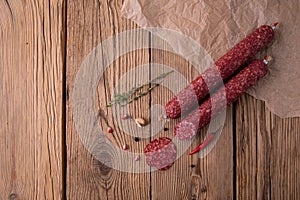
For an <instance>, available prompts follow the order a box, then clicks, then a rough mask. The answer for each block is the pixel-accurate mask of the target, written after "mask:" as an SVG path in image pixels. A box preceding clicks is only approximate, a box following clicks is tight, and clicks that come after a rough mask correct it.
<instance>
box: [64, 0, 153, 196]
mask: <svg viewBox="0 0 300 200" xmlns="http://www.w3.org/2000/svg"><path fill="white" fill-rule="evenodd" d="M121 4H122V2H121V1H116V0H112V1H84V2H83V1H80V0H71V1H69V2H68V35H67V38H68V48H67V66H68V68H67V88H68V91H69V94H71V95H70V98H69V99H68V102H67V155H68V159H67V198H68V199H74V198H77V199H86V198H88V199H150V175H149V173H144V174H143V173H141V174H137V173H135V171H133V170H132V171H130V172H128V173H125V172H120V171H118V170H115V169H111V168H109V167H107V166H106V165H104V164H103V163H101V162H100V161H98V160H96V159H95V158H93V157H92V156H91V154H90V153H89V152H88V151H87V150H86V149H85V147H84V146H83V144H82V143H81V141H80V139H79V137H78V133H77V130H76V129H75V127H74V121H73V118H72V111H71V109H72V107H71V105H72V88H73V86H74V85H73V84H74V81H75V78H76V74H77V72H78V70H79V67H80V64H81V62H82V61H83V60H84V59H85V57H86V56H87V55H88V53H90V52H91V51H92V49H93V48H94V47H96V46H97V45H98V44H99V43H100V42H101V41H104V40H106V39H108V38H110V37H111V36H113V35H115V34H117V33H119V32H122V31H125V30H131V29H134V28H136V27H137V26H136V25H135V24H134V23H133V22H131V21H129V20H125V19H124V18H122V17H121V16H120V9H121ZM138 34H139V33H138V32H137V35H136V39H137V38H139V35H138ZM145 39H146V41H148V38H145ZM118 42H119V41H118ZM129 42H131V41H129ZM123 45H124V44H123ZM116 46H117V48H116V51H118V49H119V48H122V47H121V46H122V45H120V44H117V45H116ZM148 54H149V52H148V49H146V50H140V51H135V52H132V53H128V54H125V55H123V56H121V57H120V58H119V59H116V60H115V61H114V63H112V64H111V65H110V66H109V68H108V69H107V70H106V71H105V72H104V75H103V76H102V77H101V79H100V81H99V84H98V89H97V92H96V93H95V99H94V100H95V102H96V107H95V113H97V112H99V111H101V112H100V113H99V120H98V123H99V124H100V126H101V128H102V130H103V132H104V134H107V133H106V129H107V127H108V126H110V127H112V128H113V129H114V133H113V134H110V135H108V136H107V137H108V138H109V139H110V141H111V142H113V144H114V145H115V146H117V147H121V146H122V145H123V144H127V145H128V146H129V151H133V152H137V151H141V150H142V149H143V147H144V145H145V144H147V143H148V142H149V139H141V141H140V142H135V141H134V139H133V137H132V136H130V135H127V134H126V133H125V132H123V131H122V129H121V128H120V127H119V124H118V123H117V118H118V117H120V115H121V114H125V113H117V114H118V115H116V116H113V114H114V113H112V109H111V108H106V104H107V103H108V101H109V100H110V99H111V98H112V97H113V95H114V94H115V92H118V90H117V91H115V90H114V87H115V86H116V84H117V83H118V81H119V79H120V78H121V77H122V76H123V75H124V74H125V73H126V72H128V71H129V70H131V69H133V68H134V67H136V66H137V65H141V64H145V63H147V62H148V61H149V55H148ZM148 75H149V73H146V74H143V73H137V74H135V76H134V77H131V80H128V79H127V83H126V84H124V85H123V86H122V87H121V89H124V90H125V89H130V88H129V85H130V84H132V82H133V83H138V82H140V80H141V79H142V78H146V79H147V80H148ZM145 76H146V77H145ZM131 86H132V85H131ZM87 89H88V88H87ZM148 104H149V97H144V98H142V99H140V100H139V101H137V102H135V103H134V104H132V106H131V107H130V110H129V114H132V117H143V118H145V119H147V120H149V112H148V109H147V108H144V107H142V105H148ZM133 130H136V129H133V128H132V129H131V131H133ZM143 134H148V135H149V133H143ZM109 159H113V158H109ZM128 162H135V161H134V160H132V161H128ZM125 163H126V162H125Z"/></svg>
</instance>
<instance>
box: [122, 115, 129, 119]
mask: <svg viewBox="0 0 300 200" xmlns="http://www.w3.org/2000/svg"><path fill="white" fill-rule="evenodd" d="M128 118H130V116H129V115H127V114H125V115H122V117H121V119H122V120H126V119H128Z"/></svg>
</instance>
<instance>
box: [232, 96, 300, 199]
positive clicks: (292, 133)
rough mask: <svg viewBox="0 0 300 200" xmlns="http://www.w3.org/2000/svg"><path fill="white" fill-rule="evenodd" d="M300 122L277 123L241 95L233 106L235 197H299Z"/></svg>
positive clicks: (274, 117) (294, 120) (258, 104)
mask: <svg viewBox="0 0 300 200" xmlns="http://www.w3.org/2000/svg"><path fill="white" fill-rule="evenodd" d="M298 124H299V119H298V118H294V119H280V118H278V117H276V116H275V115H273V114H272V113H271V112H270V111H269V110H268V109H267V108H266V107H265V104H264V103H262V102H261V101H258V100H255V99H254V98H252V97H250V96H249V95H244V96H243V97H242V98H241V99H240V100H239V101H238V103H237V104H236V155H237V156H236V165H237V167H236V169H237V172H236V173H237V182H236V195H237V198H239V199H271V198H272V199H282V198H283V199H290V198H291V199H297V197H299V183H298V179H299V149H297V148H296V146H297V145H298V143H299V140H297V139H298V138H299V127H298Z"/></svg>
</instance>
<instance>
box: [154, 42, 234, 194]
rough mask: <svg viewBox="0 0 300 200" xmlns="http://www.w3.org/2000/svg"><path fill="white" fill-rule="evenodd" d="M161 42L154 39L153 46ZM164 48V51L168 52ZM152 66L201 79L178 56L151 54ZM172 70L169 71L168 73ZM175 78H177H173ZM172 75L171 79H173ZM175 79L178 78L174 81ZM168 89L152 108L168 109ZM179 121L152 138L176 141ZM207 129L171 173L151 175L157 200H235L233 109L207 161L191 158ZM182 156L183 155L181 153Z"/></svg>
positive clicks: (176, 83) (175, 83) (156, 95)
mask: <svg viewBox="0 0 300 200" xmlns="http://www.w3.org/2000/svg"><path fill="white" fill-rule="evenodd" d="M155 40H157V39H155V37H154V38H152V40H151V41H152V44H153V43H154V42H158V41H155ZM158 46H161V47H162V49H167V47H166V46H167V45H166V44H165V47H164V46H163V45H158ZM151 62H152V63H159V64H163V65H165V66H168V67H171V68H173V69H174V70H175V72H174V73H177V72H178V73H180V74H181V75H183V76H184V77H185V78H186V79H187V80H188V82H190V81H192V80H193V79H194V78H196V77H197V76H198V74H199V73H198V72H197V70H196V69H195V68H194V67H193V66H192V65H191V64H189V63H188V61H186V60H185V58H182V57H180V56H179V55H176V54H174V53H168V52H167V51H164V50H155V49H152V50H151ZM158 71H160V70H157V69H156V68H154V67H153V66H152V68H151V77H156V76H157V74H160V73H161V72H158ZM167 71H168V70H167V69H165V70H164V72H167ZM172 75H173V74H172ZM172 75H171V76H172ZM174 77H175V78H174ZM174 77H173V78H167V79H166V80H165V81H166V83H165V84H166V85H167V86H170V87H178V88H181V87H183V85H181V83H180V82H179V78H178V77H177V76H176V75H175V76H174ZM167 86H166V87H159V88H158V89H156V90H154V91H153V92H152V93H151V104H152V106H154V105H155V104H159V105H161V106H163V107H164V105H165V104H166V103H167V102H168V101H169V100H170V99H171V98H172V97H173V95H174V94H173V93H172V92H171V91H170V90H168V89H167ZM151 114H152V117H151V119H153V120H158V119H157V116H158V115H159V114H157V113H154V112H151ZM176 122H178V120H170V121H168V122H166V123H165V125H164V126H165V127H167V128H168V129H169V131H167V132H164V131H163V130H161V131H160V132H158V133H156V132H153V133H152V134H156V135H154V136H152V138H157V137H160V136H167V137H170V138H172V137H173V130H174V127H175V125H176ZM206 133H207V128H205V129H203V130H202V131H201V133H200V134H199V136H200V137H199V136H198V137H197V138H196V139H195V141H194V142H193V143H192V145H191V147H190V148H188V150H187V151H186V152H184V154H183V155H182V156H181V157H180V158H179V159H178V160H176V161H175V163H174V165H173V166H172V167H171V168H170V169H169V170H167V171H162V172H161V171H155V172H152V173H151V186H152V198H153V199H223V198H225V199H232V198H233V156H232V154H233V140H232V109H231V108H230V109H228V112H227V117H226V120H225V126H224V128H223V133H222V135H221V137H220V139H219V141H218V143H217V145H216V146H215V147H214V149H213V150H212V151H211V152H210V153H209V154H208V155H207V156H206V157H204V158H201V159H200V158H199V157H198V156H199V155H198V154H195V155H193V156H189V155H187V153H188V151H190V150H192V149H193V148H195V147H196V146H197V145H198V144H199V143H200V142H201V141H202V140H203V138H204V136H205V134H206ZM178 153H179V154H180V152H179V151H178Z"/></svg>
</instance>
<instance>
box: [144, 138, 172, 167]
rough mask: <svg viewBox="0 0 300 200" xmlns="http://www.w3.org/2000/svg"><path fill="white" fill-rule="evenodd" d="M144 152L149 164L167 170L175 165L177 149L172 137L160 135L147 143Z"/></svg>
mask: <svg viewBox="0 0 300 200" xmlns="http://www.w3.org/2000/svg"><path fill="white" fill-rule="evenodd" d="M144 153H145V155H146V162H147V164H148V165H149V166H151V167H156V168H157V169H159V170H167V169H169V168H170V167H171V166H172V165H173V163H174V160H175V158H176V154H177V150H176V146H175V144H174V143H173V142H172V140H171V139H170V138H167V137H160V138H157V139H155V140H153V141H152V142H150V143H149V144H147V146H146V147H145V148H144Z"/></svg>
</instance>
